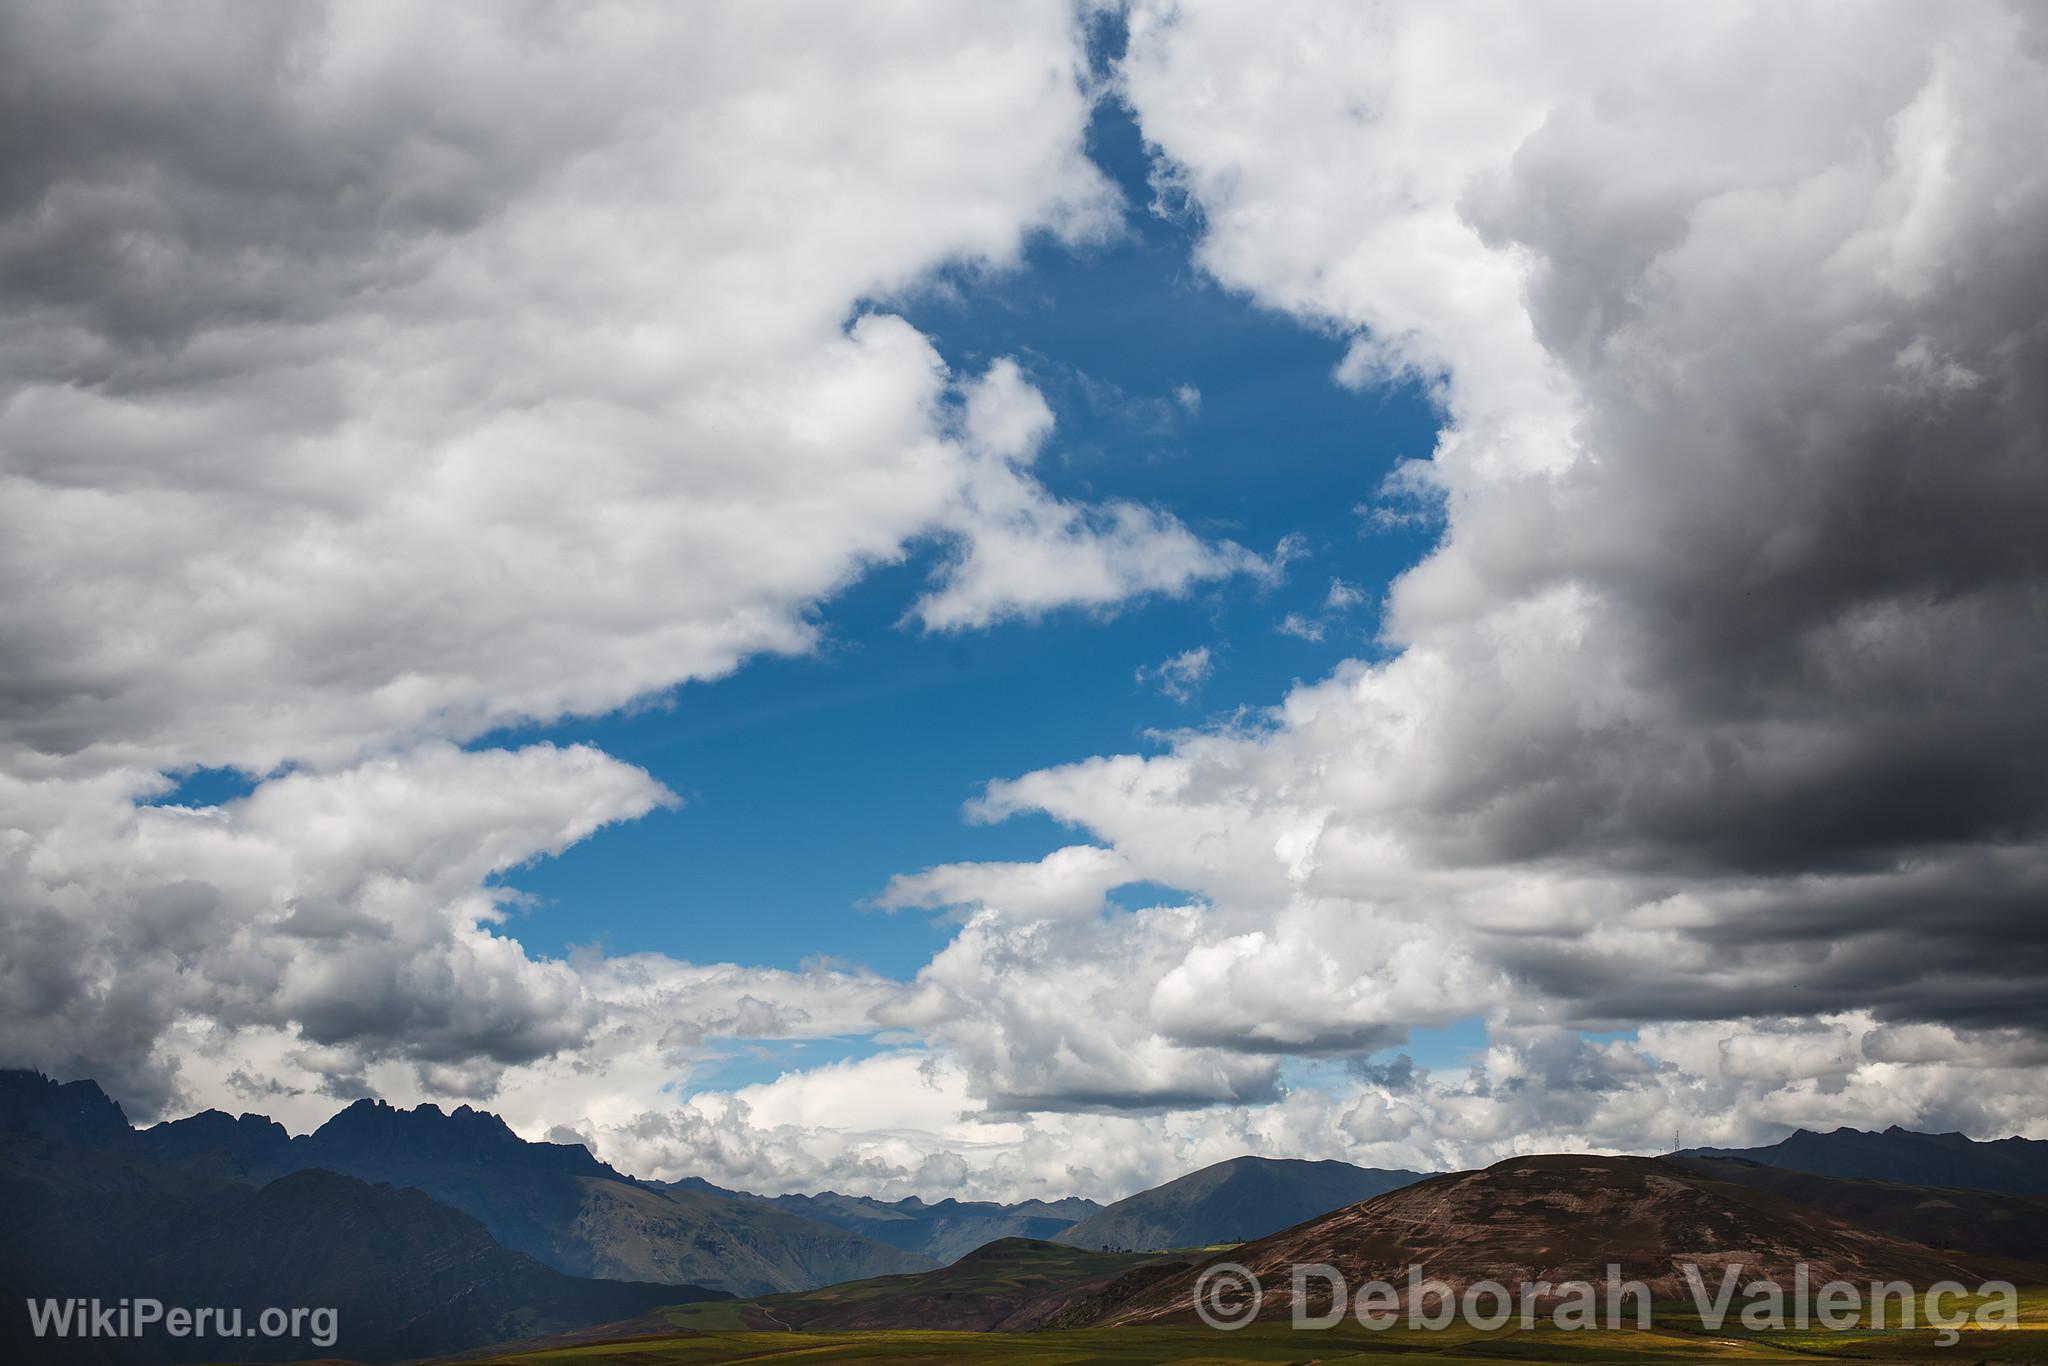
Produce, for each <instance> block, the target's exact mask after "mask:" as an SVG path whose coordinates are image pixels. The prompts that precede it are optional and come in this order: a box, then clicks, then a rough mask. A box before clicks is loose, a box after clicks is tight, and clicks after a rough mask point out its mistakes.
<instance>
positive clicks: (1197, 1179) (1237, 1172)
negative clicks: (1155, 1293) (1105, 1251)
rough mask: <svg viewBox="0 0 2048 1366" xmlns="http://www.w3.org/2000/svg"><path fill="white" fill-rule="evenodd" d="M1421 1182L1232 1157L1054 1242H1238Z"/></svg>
mask: <svg viewBox="0 0 2048 1366" xmlns="http://www.w3.org/2000/svg"><path fill="white" fill-rule="evenodd" d="M1422 1179H1423V1173H1421V1172H1408V1171H1384V1170H1381V1169H1378V1168H1374V1167H1354V1166H1352V1165H1351V1164H1350V1163H1348V1162H1298V1161H1288V1160H1277V1159H1274V1158H1266V1157H1239V1158H1233V1159H1232V1160H1231V1161H1228V1162H1218V1163H1217V1164H1216V1165H1215V1166H1213V1167H1204V1168H1202V1170H1200V1171H1198V1172H1191V1173H1189V1174H1188V1175H1186V1176H1183V1177H1181V1178H1180V1179H1178V1180H1175V1181H1169V1182H1167V1183H1166V1184H1165V1185H1163V1186H1155V1187H1153V1188H1152V1189H1151V1190H1148V1191H1140V1192H1139V1193H1138V1194H1136V1195H1133V1196H1131V1197H1129V1198H1128V1199H1124V1200H1119V1201H1117V1202H1116V1203H1115V1204H1113V1205H1111V1206H1109V1207H1108V1208H1107V1209H1104V1210H1102V1211H1101V1212H1100V1213H1098V1214H1094V1215H1091V1216H1090V1217H1088V1218H1086V1219H1083V1220H1082V1221H1081V1222H1079V1223H1077V1224H1075V1225H1074V1226H1073V1227H1072V1228H1069V1229H1066V1230H1065V1231H1063V1232H1060V1233H1057V1234H1054V1235H1053V1241H1054V1242H1058V1243H1066V1244H1068V1245H1069V1246H1071V1247H1092V1248H1110V1249H1113V1250H1123V1251H1130V1252H1157V1251H1160V1250H1162V1249H1165V1248H1174V1247H1204V1246H1207V1245H1208V1244H1211V1243H1235V1242H1243V1241H1245V1240H1246V1239H1250V1238H1262V1237H1264V1236H1265V1235H1266V1234H1268V1233H1273V1232H1276V1231H1277V1230H1279V1229H1283V1228H1287V1227H1290V1226H1291V1225H1294V1224H1298V1223H1300V1222H1301V1221H1302V1220H1304V1219H1313V1218H1315V1217H1316V1216H1317V1215H1319V1214H1327V1213H1329V1212H1330V1211H1331V1210H1333V1209H1339V1208H1342V1207H1343V1206H1345V1205H1350V1204H1356V1203H1357V1202H1358V1201H1360V1200H1366V1199H1370V1198H1371V1197H1373V1196H1375V1195H1381V1194H1384V1193H1385V1192H1387V1191H1390V1190H1397V1189H1399V1188H1400V1187H1402V1186H1406V1185H1410V1184H1412V1183H1414V1182H1416V1181H1420V1180H1422Z"/></svg>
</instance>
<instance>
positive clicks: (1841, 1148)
mask: <svg viewBox="0 0 2048 1366" xmlns="http://www.w3.org/2000/svg"><path fill="white" fill-rule="evenodd" d="M1678 1155H1679V1156H1680V1157H1700V1158H1715V1157H1732V1158H1739V1159H1741V1160H1743V1161H1745V1162H1754V1163H1756V1164H1757V1165H1758V1166H1760V1167H1783V1168H1787V1169H1789V1170H1792V1171H1801V1172H1812V1173H1813V1174H1814V1175H1816V1176H1833V1177H1839V1178H1843V1179H1848V1180H1862V1181H1892V1182H1897V1183H1899V1184H1901V1185H1907V1186H1954V1187H1961V1188H1964V1189H1969V1190H1990V1191H2007V1192H2009V1193H2011V1194H2015V1195H2048V1141H2043V1140H2041V1139H2031V1138H2001V1139H1995V1140H1993V1141H1991V1142H1988V1143H1979V1142H1977V1141H1976V1140H1974V1139H1970V1138H1966V1137H1964V1136H1963V1135H1962V1134H1918V1133H1914V1132H1913V1131H1912V1130H1910V1129H1901V1128H1899V1127H1898V1126H1897V1125H1893V1126H1892V1127H1891V1128H1889V1129H1886V1130H1884V1131H1883V1132H1881V1133H1878V1132H1871V1131H1868V1130H1864V1129H1836V1130H1834V1131H1833V1132H1831V1133H1825V1134H1817V1133H1815V1132H1813V1131H1812V1130H1811V1129H1800V1130H1797V1131H1796V1132H1794V1133H1793V1134H1792V1135H1791V1136H1790V1137H1789V1138H1785V1139H1782V1140H1780V1141H1779V1142H1776V1143H1773V1144H1771V1145H1769V1146H1768V1147H1763V1148H1690V1149H1687V1150H1686V1151H1685V1152H1683V1153H1680V1154H1678Z"/></svg>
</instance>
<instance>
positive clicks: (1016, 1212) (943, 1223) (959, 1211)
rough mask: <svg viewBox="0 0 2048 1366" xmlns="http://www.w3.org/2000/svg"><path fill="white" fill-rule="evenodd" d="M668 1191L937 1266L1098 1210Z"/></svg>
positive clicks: (680, 1186) (677, 1185) (1081, 1205)
mask: <svg viewBox="0 0 2048 1366" xmlns="http://www.w3.org/2000/svg"><path fill="white" fill-rule="evenodd" d="M667 1189H669V1190H672V1191H673V1190H699V1191H704V1192H707V1193H710V1194H713V1195H724V1196H730V1197H733V1198H736V1199H743V1200H758V1201H760V1202H762V1203H763V1204H766V1205H770V1206H772V1207H774V1208H775V1209H778V1210H781V1211H782V1212H783V1213H785V1214H794V1215H797V1216H800V1217H802V1218H805V1219H815V1220H817V1221H818V1222H820V1223H826V1224H832V1225H835V1226H836V1227H839V1228H843V1229H849V1230H851V1231H853V1232H855V1233H859V1234H862V1235H864V1236H866V1237H869V1238H873V1239H874V1240H876V1241H877V1242H882V1243H887V1244H889V1245H890V1246H891V1247H899V1248H902V1249H904V1250H905V1251H907V1252H915V1253H919V1254H921V1255H923V1256H926V1257H930V1258H931V1259H932V1260H933V1261H936V1262H939V1263H941V1264H942V1265H943V1264H948V1263H951V1262H954V1261H957V1260H959V1259H960V1258H961V1257H964V1256H966V1255H967V1254H968V1253H970V1252H972V1251H974V1250H975V1249H976V1248H979V1247H984V1246H986V1245H988V1244H989V1243H993V1242H996V1241H997V1240H999V1239H1003V1238H1031V1239H1047V1238H1051V1237H1053V1236H1054V1235H1055V1234H1058V1233H1060V1232H1062V1231H1063V1230H1065V1229H1068V1228H1071V1227H1073V1225H1074V1224H1076V1223H1077V1222H1079V1221H1080V1220H1082V1219H1086V1218H1087V1217H1088V1216H1089V1215H1091V1214H1095V1213H1097V1212H1098V1211H1099V1210H1101V1208H1102V1206H1100V1205H1098V1204H1096V1203H1095V1202H1094V1201H1093V1200H1082V1199H1078V1198H1073V1197H1069V1198H1068V1199H1065V1200H1024V1201H1020V1202H1019V1203H1017V1204H1014V1205H1004V1204H998V1203H995V1202H993V1201H987V1200H950V1199H949V1200H938V1201H925V1200H921V1199H919V1198H918V1197H917V1196H914V1195H913V1196H911V1197H910V1198H909V1199H907V1200H894V1201H887V1200H876V1199H872V1198H870V1197H868V1196H864V1195H841V1194H839V1193H838V1192H837V1191H825V1192H823V1193H822V1194H818V1195H776V1196H761V1195H747V1194H745V1193H743V1192H739V1191H728V1190H723V1189H721V1188H719V1187H717V1186H714V1185H711V1184H710V1183H709V1182H706V1181H700V1180H695V1179H692V1180H687V1181H677V1182H672V1183H670V1184H669V1185H668V1187H667Z"/></svg>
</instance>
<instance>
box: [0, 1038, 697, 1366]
mask: <svg viewBox="0 0 2048 1366" xmlns="http://www.w3.org/2000/svg"><path fill="white" fill-rule="evenodd" d="M231 1124H232V1121H231ZM192 1132H196V1131H187V1134H188V1135H189V1134H190V1133H192ZM238 1132H244V1133H249V1132H254V1129H253V1128H251V1127H249V1126H243V1127H242V1128H241V1129H240V1130H238ZM279 1132H280V1133H281V1132H282V1131H281V1130H280V1131H279ZM140 1138H141V1135H139V1134H137V1133H136V1132H135V1131H134V1130H132V1129H130V1128H129V1127H128V1124H127V1121H126V1118H125V1117H124V1116H123V1115H122V1113H121V1110H120V1107H119V1106H117V1105H116V1104H114V1102H113V1101H111V1100H109V1099H108V1098H107V1097H106V1096H105V1095H104V1094H102V1093H101V1092H100V1090H99V1088H98V1087H97V1086H95V1085H93V1084H92V1083H90V1082H72V1083H70V1084H68V1085H64V1086H59V1085H58V1084H57V1083H55V1082H52V1081H49V1080H48V1079H47V1078H44V1077H42V1076H40V1075H39V1074H36V1073H33V1072H28V1073H23V1072H7V1073H0V1249H4V1250H0V1300H4V1303H0V1355H4V1357H5V1359H7V1360H13V1361H78V1362H102V1361H103V1362H124V1361H163V1360H173V1361H180V1360H184V1361H189V1360H243V1359H251V1358H254V1359H264V1360H285V1359H293V1358H303V1357H310V1356H346V1357H350V1358H354V1359H356V1360H361V1361H384V1360H392V1359H398V1358H406V1357H417V1356H425V1355H436V1354H442V1353H447V1352H455V1351H464V1350H469V1349H472V1348H476V1347H481V1346H486V1345H489V1344H492V1343H497V1342H503V1341H507V1340H510V1339H513V1338H522V1337H529V1336H532V1335H535V1334H539V1333H554V1332H561V1331H565V1330H569V1329H575V1328H580V1327H583V1326H586V1325H591V1324H598V1323H606V1322H610V1321H613V1320H618V1319H626V1318H630V1317H632V1316H634V1315H637V1314H641V1313H644V1312H646V1311H647V1310H648V1309H650V1308H652V1307H654V1306H656V1305H663V1304H675V1303H684V1302H689V1301H694V1300H701V1299H705V1298H709V1297H712V1296H714V1295H716V1294H717V1292H714V1291H708V1290H703V1289H699V1288H697V1287H695V1286H678V1285H656V1284H649V1283H645V1282H629V1281H600V1280H587V1279H581V1278H578V1277H573V1276H567V1275H563V1274H562V1273H560V1272H558V1271H555V1270H552V1269H550V1268H548V1267H545V1266H542V1265H541V1264H540V1263H538V1262H536V1261H535V1260H534V1259H533V1258H531V1257H528V1256H526V1255H524V1254H523V1253H519V1252H514V1251H511V1250H508V1249H506V1248H504V1247H501V1246H499V1245H498V1244H497V1243H496V1242H495V1241H493V1240H492V1238H491V1236H490V1234H489V1233H488V1232H487V1231H486V1230H485V1228H484V1227H483V1225H481V1224H480V1223H478V1222H477V1221H476V1220H475V1219H472V1218H470V1217H469V1216H468V1215H466V1214H463V1213H460V1212H459V1211H457V1210H454V1209H451V1208H449V1207H448V1206H446V1205H444V1204H441V1203H440V1202H438V1201H436V1200H433V1199H432V1198H430V1197H429V1196H427V1195H425V1194H423V1193H421V1192H419V1191H417V1190H397V1189H394V1188H392V1187H391V1186H388V1185H372V1184H369V1183H366V1182H363V1181H359V1180H356V1179H355V1178H353V1177H348V1176H342V1175H337V1174H335V1173H333V1172H328V1171H321V1170H303V1171H299V1172H295V1173H293V1174H290V1175H286V1176H283V1177H280V1178H278V1179H275V1180H270V1181H267V1182H266V1183H264V1184H261V1185H260V1186H258V1185H252V1184H249V1183H246V1182H244V1181H240V1180H237V1179H233V1178H230V1177H227V1176H222V1175H218V1174H215V1173H212V1172H209V1171H205V1170H193V1169H190V1168H187V1167H181V1166H176V1165H172V1164H168V1163H165V1162H162V1161H158V1160H156V1159H154V1158H152V1157H150V1156H148V1155H146V1154H145V1152H144V1145H143V1144H142V1143H141V1142H140ZM140 1295H147V1296H150V1297H152V1298H155V1299H158V1300H161V1301H162V1302H164V1303H165V1304H166V1305H178V1304H184V1305H190V1306H200V1305H205V1306H219V1307H223V1308H232V1307H240V1308H242V1310H243V1311H244V1320H245V1322H246V1323H249V1324H254V1323H255V1322H256V1316H257V1315H258V1314H259V1313H260V1312H261V1311H262V1310H263V1309H265V1308H268V1307H271V1306H293V1305H297V1306H305V1307H307V1308H332V1309H334V1310H336V1312H337V1327H338V1329H339V1337H338V1339H337V1341H335V1342H334V1343H332V1344H330V1345H328V1346H324V1347H323V1346H321V1345H320V1344H318V1343H315V1342H312V1341H311V1340H310V1339H307V1338H255V1339H235V1338H223V1337H219V1336H213V1335H209V1336H207V1337H204V1338H198V1337H194V1338H186V1339H182V1340H180V1339H175V1338H170V1337H168V1336H165V1335H162V1334H156V1335H152V1336H150V1337H149V1338H146V1339H143V1340H132V1339H131V1340H115V1341H110V1340H107V1339H97V1340H95V1339H81V1340H67V1341H59V1340H52V1339H37V1338H35V1337H34V1336H33V1334H32V1331H31V1327H30V1323H29V1320H28V1317H27V1313H26V1306H25V1301H26V1300H28V1299H30V1298H35V1299H42V1298H52V1299H74V1298H88V1299H89V1298H92V1297H95V1296H97V1297H99V1298H101V1299H102V1300H103V1301H106V1302H109V1303H111V1302H113V1301H115V1300H118V1299H120V1298H121V1297H124V1296H125V1297H131V1298H132V1297H135V1296H140Z"/></svg>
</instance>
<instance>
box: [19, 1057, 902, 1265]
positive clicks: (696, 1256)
mask: <svg viewBox="0 0 2048 1366" xmlns="http://www.w3.org/2000/svg"><path fill="white" fill-rule="evenodd" d="M8 1075H9V1076H26V1077H36V1074H33V1073H25V1074H8ZM37 1080H38V1081H41V1082H43V1086H44V1088H47V1087H49V1086H54V1083H49V1082H47V1080H46V1079H42V1078H40V1077H37ZM7 1084H12V1085H13V1086H14V1090H13V1091H12V1092H9V1091H7V1090H5V1089H4V1084H0V1125H4V1124H5V1122H6V1120H5V1114H6V1111H7V1109H8V1105H9V1103H10V1102H9V1101H8V1096H9V1095H10V1094H14V1095H17V1096H18V1099H17V1101H16V1102H15V1103H16V1104H18V1105H21V1106H28V1105H31V1104H33V1105H34V1106H35V1107H38V1109H37V1113H38V1114H39V1115H41V1116H42V1118H41V1119H39V1121H38V1122H39V1123H40V1124H42V1125H43V1127H45V1128H50V1127H52V1126H54V1125H56V1124H58V1123H60V1122H61V1123H65V1124H72V1125H84V1126H85V1129H84V1130H79V1132H85V1131H87V1130H89V1131H90V1132H91V1133H92V1134H93V1135H94V1137H93V1138H92V1140H91V1141H93V1142H95V1143H123V1144H125V1145H127V1146H126V1147H125V1148H124V1151H130V1152H133V1153H135V1154H137V1155H138V1156H139V1157H141V1158H143V1159H145V1160H148V1161H153V1162H157V1163H161V1164H164V1165H166V1166H170V1167H176V1168H179V1169H181V1170H184V1171H186V1172H189V1173H191V1174H192V1175H194V1176H195V1177H205V1178H209V1179H215V1180H234V1181H247V1182H251V1183H254V1184H259V1185H260V1184H262V1183H264V1182H266V1181H271V1180H275V1179H276V1178H278V1177H281V1176H284V1175H287V1174H289V1173H292V1172H297V1171H306V1170H313V1169H318V1170H324V1171H332V1172H339V1173H341V1174H343V1175H347V1176H353V1177H356V1178H358V1179H360V1180H363V1181H366V1182H370V1183H372V1184H377V1183H384V1184H389V1185H393V1186H410V1187H413V1188H415V1189H417V1190H420V1191H423V1192H425V1193H426V1194H428V1195H430V1196H432V1197H433V1198H434V1199H436V1200H438V1201H440V1202H442V1203H443V1204H445V1205H449V1206H452V1207H453V1208H455V1209H458V1210H461V1211H462V1212H463V1213H465V1214H468V1215H470V1216H471V1217H473V1218H475V1219H477V1220H478V1221H480V1222H481V1223H482V1224H483V1225H484V1227H485V1228H486V1229H487V1230H489V1232H490V1234H491V1236H492V1237H493V1238H494V1239H495V1240H496V1241H497V1242H498V1243H500V1244H501V1245H503V1246H504V1247H507V1248H510V1249H512V1250H513V1251H516V1252H523V1253H526V1254H527V1255H528V1256H531V1257H533V1258H534V1259H536V1260H537V1261H539V1262H541V1263H542V1264H543V1265H545V1266H549V1267H552V1268H554V1269H555V1270H557V1271H560V1272H564V1273H566V1274H568V1275H572V1276H596V1277H604V1278H608V1279H614V1280H640V1281H654V1282H661V1283H666V1284H670V1285H702V1286H709V1287H711V1288H714V1289H719V1290H725V1291H729V1292H731V1293H734V1294H749V1295H758V1294H773V1293H776V1292H778V1291H792V1290H806V1289H810V1288H812V1287H815V1286H820V1285H829V1284H831V1283H832V1282H834V1281H843V1280H853V1279H858V1278H861V1277H866V1276H876V1275H890V1274H896V1273H907V1272H914V1271H923V1270H928V1269H930V1268H931V1267H932V1266H933V1265H934V1264H935V1259H933V1258H928V1257H925V1256H923V1255H921V1254H919V1253H917V1252H914V1251H907V1250H905V1249H903V1248H902V1247H896V1246H891V1245H889V1244H887V1243H884V1242H878V1241H876V1240H874V1239H871V1238H867V1237H864V1236H863V1235H862V1234H861V1233H859V1232H857V1231H854V1230H852V1229H849V1228H846V1227H841V1226H838V1225H835V1224H833V1223H826V1222H820V1221H817V1220H812V1219H805V1218H801V1217H799V1216H798V1215H796V1214H793V1213H789V1212H786V1211H784V1210H782V1209H780V1208H779V1207H777V1206H775V1205H774V1204H772V1203H770V1202H765V1201H762V1200H760V1199H758V1198H757V1197H753V1196H740V1195H733V1194H729V1193H712V1192H711V1191H708V1190H706V1191H690V1190H664V1189H662V1188H660V1187H659V1186H657V1185H655V1184H653V1183H644V1182H638V1181H634V1180H632V1179H631V1178H629V1177H625V1176H622V1175H621V1174H620V1173H619V1172H618V1171H616V1170H614V1169H613V1168H612V1167H610V1166H609V1165H607V1164H606V1163H603V1162H600V1161H599V1160H598V1159H597V1158H596V1157H594V1156H592V1155H591V1153H590V1150H589V1149H587V1148H585V1147H583V1146H582V1145H581V1144H575V1143H532V1142H528V1141H527V1140H525V1139H523V1138H521V1137H519V1135H518V1134H516V1133H514V1132H513V1131H512V1129H511V1128H510V1127H509V1126H508V1125H507V1124H506V1123H505V1122H504V1121H503V1120H502V1119H500V1118H499V1117H498V1116H496V1115H494V1114H491V1113H489V1112H487V1111H482V1110H475V1109H471V1108H470V1107H469V1106H466V1105H465V1106H459V1107H457V1108H456V1109H454V1110H452V1111H444V1110H442V1109H441V1108H440V1107H438V1106H435V1105H421V1106H418V1107H417V1108H414V1109H410V1110H405V1109H397V1108H394V1107H393V1106H390V1105H387V1104H385V1103H383V1102H382V1101H374V1100H359V1101H357V1102H355V1103H354V1104H353V1105H350V1106H349V1107H347V1108H346V1109H344V1110H342V1111H341V1112H340V1113H339V1114H337V1115H335V1116H334V1117H333V1118H332V1119H330V1120H328V1121H327V1123H325V1124H323V1125H321V1126H320V1128H319V1129H317V1130H315V1131H314V1132H313V1133H310V1134H305V1135H302V1136H300V1137H297V1138H294V1137H292V1136H291V1135H289V1134H287V1133H286V1132H285V1130H284V1128H283V1127H282V1126H281V1125H278V1124H275V1123H273V1122H271V1121H270V1120H269V1119H267V1118H265V1117H263V1116H261V1115H243V1116H241V1117H240V1118H239V1119H237V1118H232V1117H230V1116H228V1115H226V1114H223V1113H222V1112H220V1111H218V1110H209V1111H206V1112H204V1113H201V1114H197V1115H193V1116H191V1117H189V1118H186V1119H180V1120H174V1121H171V1122H169V1123H165V1124H158V1125H155V1126H153V1127H151V1128H149V1129H144V1130H141V1131H139V1132H138V1131H134V1130H130V1129H129V1128H128V1125H127V1122H126V1120H125V1118H122V1117H121V1116H120V1112H119V1109H118V1107H114V1108H113V1109H112V1115H113V1118H112V1120H111V1122H110V1121H109V1119H108V1115H107V1112H106V1110H105V1109H104V1108H98V1109H96V1108H95V1107H94V1103H93V1100H92V1097H97V1098H98V1102H100V1103H101V1105H102V1107H112V1106H113V1102H111V1101H108V1100H107V1099H106V1097H105V1096H103V1095H100V1093H99V1089H98V1088H97V1087H91V1094H90V1095H89V1096H88V1095H86V1094H85V1093H83V1092H77V1093H74V1092H73V1091H72V1090H71V1088H60V1089H59V1092H58V1093H54V1094H52V1093H47V1092H46V1090H41V1089H37V1088H35V1087H29V1086H26V1085H25V1084H20V1083H7ZM77 1086H90V1083H73V1087H77Z"/></svg>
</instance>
